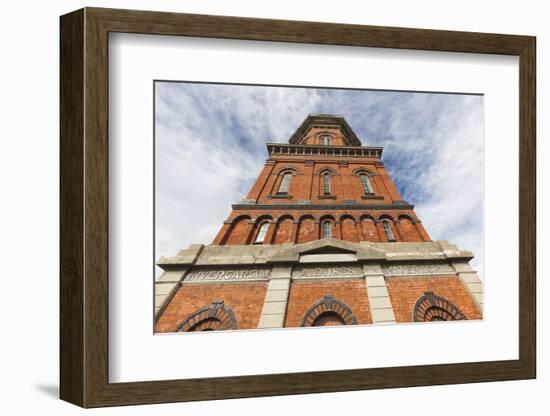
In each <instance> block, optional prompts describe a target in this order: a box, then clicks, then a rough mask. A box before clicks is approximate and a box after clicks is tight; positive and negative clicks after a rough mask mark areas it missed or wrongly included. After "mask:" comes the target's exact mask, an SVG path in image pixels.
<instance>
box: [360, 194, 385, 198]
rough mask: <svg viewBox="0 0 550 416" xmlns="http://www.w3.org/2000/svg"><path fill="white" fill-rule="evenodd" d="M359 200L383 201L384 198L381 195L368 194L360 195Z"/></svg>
mask: <svg viewBox="0 0 550 416" xmlns="http://www.w3.org/2000/svg"><path fill="white" fill-rule="evenodd" d="M361 199H384V197H383V196H382V195H374V194H368V195H362V196H361Z"/></svg>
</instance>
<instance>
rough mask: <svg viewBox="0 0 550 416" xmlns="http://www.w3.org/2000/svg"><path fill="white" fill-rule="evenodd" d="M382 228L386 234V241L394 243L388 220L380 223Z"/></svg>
mask: <svg viewBox="0 0 550 416" xmlns="http://www.w3.org/2000/svg"><path fill="white" fill-rule="evenodd" d="M382 226H383V227H384V233H386V238H387V239H388V241H395V237H394V235H393V231H392V229H391V225H390V222H389V221H388V220H386V221H382Z"/></svg>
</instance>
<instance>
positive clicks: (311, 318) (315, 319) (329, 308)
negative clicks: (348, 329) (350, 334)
mask: <svg viewBox="0 0 550 416" xmlns="http://www.w3.org/2000/svg"><path fill="white" fill-rule="evenodd" d="M326 318H335V319H334V321H339V322H340V324H341V325H355V324H357V318H355V315H354V314H353V311H352V310H351V309H350V307H349V306H348V305H346V304H345V303H344V302H342V301H340V300H338V299H336V298H335V297H334V296H332V295H325V296H324V297H323V298H322V299H320V300H318V301H317V302H315V303H314V304H313V305H311V307H310V308H309V309H308V310H307V312H306V313H305V315H304V317H303V318H302V320H301V321H300V326H320V324H321V323H322V322H323V320H324V319H326Z"/></svg>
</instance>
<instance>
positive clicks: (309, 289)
mask: <svg viewBox="0 0 550 416" xmlns="http://www.w3.org/2000/svg"><path fill="white" fill-rule="evenodd" d="M326 295H332V296H333V297H334V298H335V299H338V300H339V301H340V302H342V303H344V304H345V305H347V307H348V308H349V309H350V310H351V312H352V313H353V315H354V316H355V319H356V321H357V323H358V324H370V323H372V320H371V316H370V310H369V299H368V296H367V288H366V285H365V280H364V279H353V280H352V279H347V280H346V279H340V280H337V281H335V280H319V281H292V283H291V285H290V293H289V296H288V306H287V313H286V320H285V327H296V326H300V324H301V322H302V319H303V318H304V316H305V315H306V314H307V312H308V310H310V308H311V307H312V305H314V304H315V303H316V302H318V301H319V299H323V298H324V297H325V296H326Z"/></svg>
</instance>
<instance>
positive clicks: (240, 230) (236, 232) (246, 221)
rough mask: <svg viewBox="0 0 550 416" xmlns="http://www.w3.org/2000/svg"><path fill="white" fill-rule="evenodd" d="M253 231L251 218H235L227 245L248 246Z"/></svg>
mask: <svg viewBox="0 0 550 416" xmlns="http://www.w3.org/2000/svg"><path fill="white" fill-rule="evenodd" d="M251 229H252V225H251V224H250V217H249V216H241V217H238V218H235V219H234V220H233V222H232V224H231V230H230V231H229V237H228V238H227V240H226V241H225V244H246V243H247V240H248V236H249V234H250V231H251Z"/></svg>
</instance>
